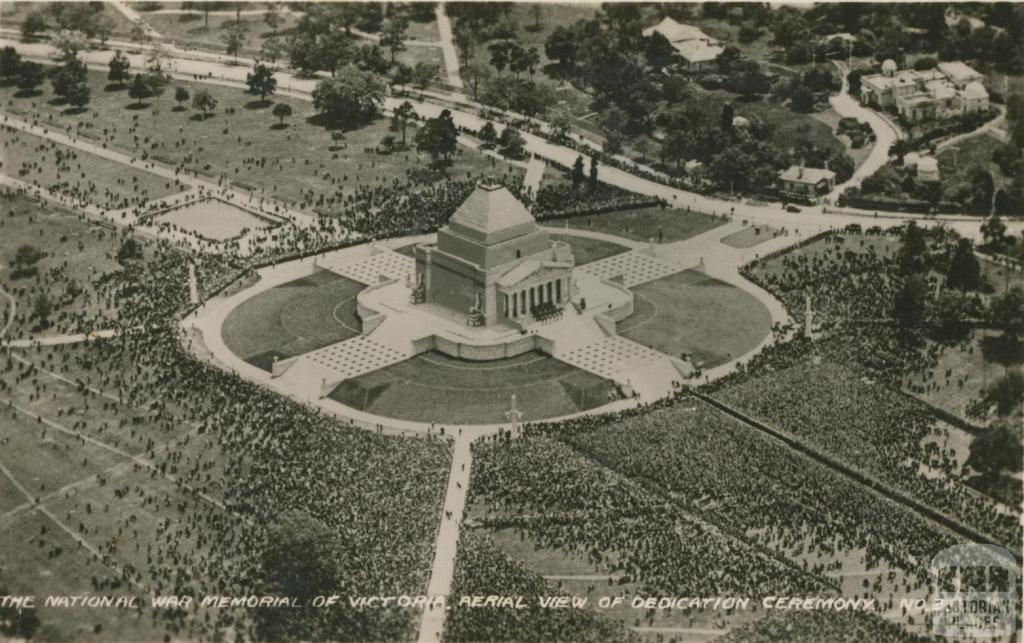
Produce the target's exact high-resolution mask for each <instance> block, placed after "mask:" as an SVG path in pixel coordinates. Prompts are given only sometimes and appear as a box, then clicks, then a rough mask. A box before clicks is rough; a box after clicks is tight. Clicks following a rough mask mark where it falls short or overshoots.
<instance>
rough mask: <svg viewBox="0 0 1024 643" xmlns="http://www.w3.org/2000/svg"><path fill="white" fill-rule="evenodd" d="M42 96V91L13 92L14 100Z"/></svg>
mask: <svg viewBox="0 0 1024 643" xmlns="http://www.w3.org/2000/svg"><path fill="white" fill-rule="evenodd" d="M42 94H43V90H41V89H21V90H18V91H16V92H14V97H15V98H35V97H36V96H41V95H42Z"/></svg>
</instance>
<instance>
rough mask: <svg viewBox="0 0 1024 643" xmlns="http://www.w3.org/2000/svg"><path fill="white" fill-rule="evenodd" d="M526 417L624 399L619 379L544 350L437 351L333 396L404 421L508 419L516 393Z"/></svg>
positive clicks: (553, 414)
mask: <svg viewBox="0 0 1024 643" xmlns="http://www.w3.org/2000/svg"><path fill="white" fill-rule="evenodd" d="M512 395H515V396H516V399H517V400H518V407H519V410H520V411H522V413H523V419H524V420H540V419H543V418H550V417H556V416H560V415H566V414H569V413H575V412H576V411H580V410H585V409H589V408H594V407H597V406H601V405H603V404H605V403H607V402H608V401H609V399H618V397H619V393H618V391H617V389H616V388H615V386H614V384H612V383H611V382H610V381H608V380H605V379H603V378H601V377H599V376H597V375H594V374H592V373H588V372H586V371H583V370H580V369H578V368H576V367H574V366H570V365H569V364H566V363H565V362H561V361H559V360H557V359H555V358H553V357H550V356H547V355H544V354H542V353H539V352H531V353H526V354H524V355H519V356H517V357H513V358H510V359H501V360H495V361H489V362H469V361H463V360H458V359H454V358H451V357H448V356H446V355H443V354H441V353H437V352H433V351H432V352H429V353H424V354H422V355H417V356H416V357H413V358H411V359H408V360H406V361H404V362H400V363H398V364H394V365H392V366H388V367H386V368H383V369H380V370H378V371H374V372H372V373H368V374H366V375H361V376H359V377H356V378H353V379H350V380H346V381H344V382H342V383H341V384H340V385H339V386H338V387H337V388H336V389H335V390H334V391H333V392H332V393H331V395H330V397H331V399H334V400H337V401H339V402H341V403H343V404H346V405H349V406H353V407H355V408H358V409H361V410H365V411H369V412H371V413H376V414H379V415H384V416H387V417H393V418H398V419H402V420H416V421H420V422H438V423H439V424H445V423H451V424H480V423H487V424H498V423H502V422H505V421H507V418H506V417H505V411H507V410H508V409H509V405H510V399H511V396H512Z"/></svg>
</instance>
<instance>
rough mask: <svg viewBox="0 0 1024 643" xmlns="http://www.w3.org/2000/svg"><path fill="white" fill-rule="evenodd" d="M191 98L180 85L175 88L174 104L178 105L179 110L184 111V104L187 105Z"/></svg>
mask: <svg viewBox="0 0 1024 643" xmlns="http://www.w3.org/2000/svg"><path fill="white" fill-rule="evenodd" d="M189 98H191V95H189V93H188V90H187V89H185V88H184V87H181V86H180V85H179V86H178V87H175V88H174V102H176V103H178V109H179V110H180V109H183V105H184V103H187V102H188V99H189Z"/></svg>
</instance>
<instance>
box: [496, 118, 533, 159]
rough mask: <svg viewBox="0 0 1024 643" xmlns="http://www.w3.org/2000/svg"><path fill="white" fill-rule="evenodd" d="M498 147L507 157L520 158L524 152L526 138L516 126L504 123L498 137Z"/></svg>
mask: <svg viewBox="0 0 1024 643" xmlns="http://www.w3.org/2000/svg"><path fill="white" fill-rule="evenodd" d="M498 148H499V149H500V150H501V153H502V154H504V155H505V156H507V157H509V158H522V156H523V155H524V154H525V152H526V139H524V138H523V136H522V134H520V133H519V131H518V130H516V128H514V127H512V126H510V125H506V126H505V129H503V130H501V136H499V137H498Z"/></svg>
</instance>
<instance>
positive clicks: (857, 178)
mask: <svg viewBox="0 0 1024 643" xmlns="http://www.w3.org/2000/svg"><path fill="white" fill-rule="evenodd" d="M832 62H833V64H834V65H835V66H836V68H838V70H839V75H840V77H841V78H842V79H843V87H842V89H841V90H840V91H839V93H838V94H836V95H834V96H832V97H830V98H829V99H828V100H829V102H830V103H831V104H832V109H834V110H836V112H838V113H839V115H840V116H844V117H847V118H856V119H857V120H859V121H864V122H866V123H867V124H868V125H870V126H871V131H872V132H874V133H875V145H874V147H872V148H871V153H870V154H868V157H867V158H866V159H864V162H863V163H861V164H860V167H858V168H857V169H856V170H855V171H854V172H853V176H851V177H850V178H849V179H847V180H846V182H844V183H841V184H839V185H837V186H836V187H835V188H834V189H833V190H832V191H831V192H829V193H828V195H827V196H826V197H825V200H826V201H828V202H829V203H835V202H836V200H837V199H838V198H839V195H840V194H842V193H843V191H844V190H845V189H846V188H848V187H855V186H859V185H860V183H861V181H863V180H864V179H866V178H867V177H869V176H871V175H872V174H874V173H875V172H877V171H878V169H879V168H880V167H882V166H883V165H885V164H886V163H887V162H888V161H889V150H890V149H892V146H893V145H894V144H895V143H896V141H897V140H899V139H901V138H903V132H901V131H899V130H897V129H896V128H895V127H894V126H893V125H892V123H890V122H889V121H887V120H885V119H884V118H882V117H881V116H879V115H878V112H876V111H875V110H873V109H868V108H866V107H863V106H862V105H861V104H860V103H859V102H858V101H857V100H856V99H855V98H854V97H853V96H851V95H850V83H849V81H848V80H847V79H846V75H847V73H848V71H849V70H848V68H847V66H846V63H843V62H840V61H838V60H833V61H832Z"/></svg>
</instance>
